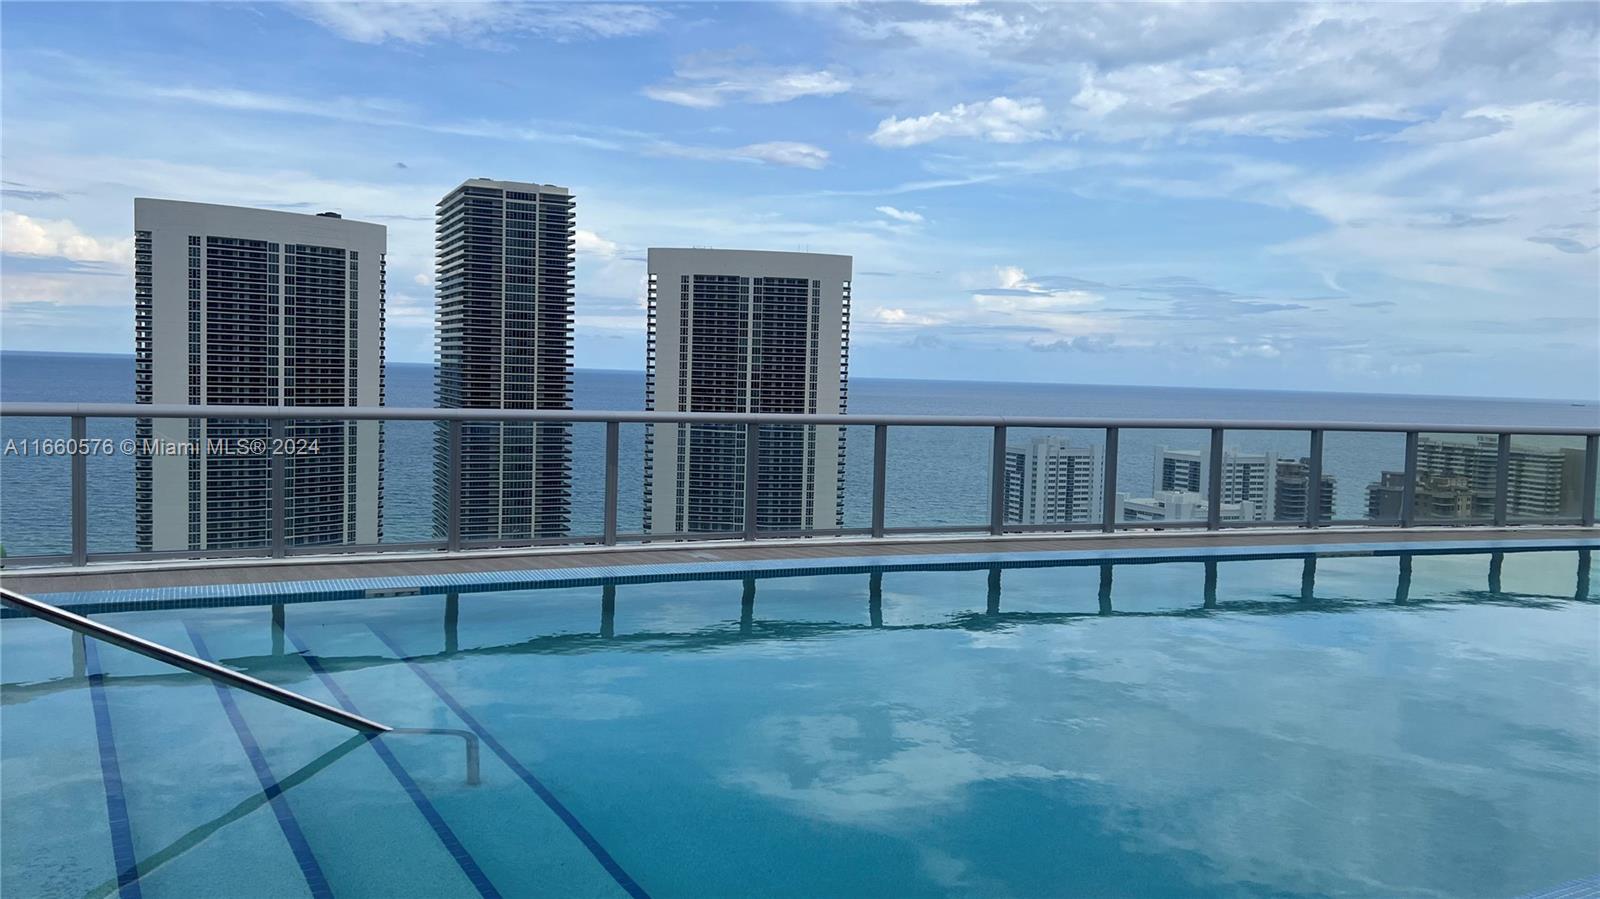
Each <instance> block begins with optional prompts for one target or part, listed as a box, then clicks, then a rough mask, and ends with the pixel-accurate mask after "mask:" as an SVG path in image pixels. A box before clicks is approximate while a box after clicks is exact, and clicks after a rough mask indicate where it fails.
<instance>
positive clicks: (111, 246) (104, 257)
mask: <svg viewBox="0 0 1600 899" xmlns="http://www.w3.org/2000/svg"><path fill="white" fill-rule="evenodd" d="M0 251H3V252H5V253H8V254H11V255H16V256H46V257H53V258H60V259H70V260H72V261H73V262H111V263H117V264H120V265H128V264H129V263H131V262H132V261H133V238H131V237H128V238H122V239H114V240H107V239H103V238H96V237H91V236H89V235H87V234H84V233H83V232H82V231H80V230H79V229H78V226H77V225H75V224H73V223H72V222H70V221H67V220H66V219H39V218H32V217H30V216H26V215H22V214H21V213H17V212H11V211H9V210H8V211H4V212H0Z"/></svg>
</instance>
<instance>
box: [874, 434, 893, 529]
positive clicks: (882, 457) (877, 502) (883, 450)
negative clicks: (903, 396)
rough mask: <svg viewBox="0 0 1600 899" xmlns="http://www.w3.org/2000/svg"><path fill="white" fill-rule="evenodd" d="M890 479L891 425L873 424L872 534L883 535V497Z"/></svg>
mask: <svg viewBox="0 0 1600 899" xmlns="http://www.w3.org/2000/svg"><path fill="white" fill-rule="evenodd" d="M888 480H889V426H888V425H873V426H872V536H874V537H882V536H883V497H884V493H885V492H886V487H887V483H886V482H887V481H888Z"/></svg>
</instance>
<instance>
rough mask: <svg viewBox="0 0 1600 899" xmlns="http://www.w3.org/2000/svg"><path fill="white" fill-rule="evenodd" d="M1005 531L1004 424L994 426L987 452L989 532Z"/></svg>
mask: <svg viewBox="0 0 1600 899" xmlns="http://www.w3.org/2000/svg"><path fill="white" fill-rule="evenodd" d="M1005 532H1006V426H1005V425H995V426H994V448H993V449H992V450H990V452H989V533H990V534H991V535H993V536H995V537H998V536H1000V535H1001V534H1004V533H1005Z"/></svg>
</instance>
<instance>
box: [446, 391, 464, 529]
mask: <svg viewBox="0 0 1600 899" xmlns="http://www.w3.org/2000/svg"><path fill="white" fill-rule="evenodd" d="M461 431H462V426H461V419H459V418H452V419H451V420H450V421H449V423H448V424H447V425H446V433H447V438H448V441H449V444H448V446H447V447H446V454H447V456H448V458H449V460H450V470H449V471H448V472H446V478H445V489H446V490H447V491H448V495H447V496H446V497H445V509H446V512H447V514H446V516H445V523H444V548H445V549H446V550H448V551H449V552H459V551H460V550H461V516H462V512H463V510H462V501H461V499H462V498H461V456H462V447H461Z"/></svg>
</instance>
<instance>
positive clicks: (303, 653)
mask: <svg viewBox="0 0 1600 899" xmlns="http://www.w3.org/2000/svg"><path fill="white" fill-rule="evenodd" d="M285 636H287V637H288V638H289V642H291V643H293V644H294V648H295V649H297V650H299V652H300V657H301V658H302V659H303V660H305V663H306V666H307V667H309V668H310V669H311V671H312V672H313V673H314V674H316V676H317V677H318V678H319V679H320V680H321V681H322V683H323V686H325V687H327V688H328V692H329V693H332V694H333V698H334V699H336V700H338V702H339V705H341V706H343V707H344V709H345V711H347V712H350V713H351V714H355V715H359V714H361V710H360V709H358V708H357V707H356V704H355V703H354V702H353V701H351V699H350V696H349V694H347V693H345V691H344V688H343V687H341V686H339V684H338V682H337V681H335V680H334V679H333V675H332V674H330V673H329V672H328V669H327V666H325V665H323V664H322V660H321V659H318V658H317V657H316V656H315V655H313V654H312V653H311V649H310V647H308V646H307V645H306V644H305V643H304V642H303V641H302V640H301V639H300V636H299V635H298V634H295V633H292V632H286V633H285ZM383 739H384V738H383V736H382V735H381V734H377V735H374V734H369V735H367V742H368V744H369V745H371V746H372V748H373V749H374V750H376V751H377V753H378V757H379V758H381V759H383V764H384V765H385V766H386V767H388V769H389V773H390V774H393V775H394V779H395V780H396V781H398V782H399V784H400V786H401V787H402V788H403V789H404V790H405V791H406V795H407V796H410V797H411V802H412V804H413V805H415V806H416V807H417V811H419V812H421V813H422V817H423V818H424V819H426V820H427V822H428V826H429V827H431V828H433V833H434V835H435V836H437V837H438V838H439V842H440V843H442V844H444V848H445V851H446V852H449V853H450V857H451V858H453V859H455V860H456V864H457V865H460V866H461V873H463V874H465V875H467V879H468V880H470V881H472V885H473V887H475V888H476V889H477V890H478V894H479V895H480V896H484V897H486V899H499V897H500V891H499V890H497V889H495V886H494V884H493V883H490V882H489V877H488V875H486V874H484V873H483V869H482V868H481V867H479V866H478V860H477V859H475V858H473V857H472V853H470V852H468V851H467V848H466V847H465V846H463V845H462V844H461V840H460V838H459V837H457V836H456V833H455V831H453V830H451V829H450V825H449V824H447V823H446V822H445V820H444V816H443V815H441V814H439V809H438V808H436V807H435V806H434V804H433V802H432V801H431V800H429V799H428V797H427V796H425V795H424V794H423V792H422V788H421V787H420V786H418V785H417V782H416V780H415V779H413V778H412V777H411V774H410V772H408V771H406V769H405V766H403V765H401V764H400V760H399V759H398V758H396V757H395V754H394V750H392V749H390V748H389V747H388V746H387V745H385V744H384V742H383Z"/></svg>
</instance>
